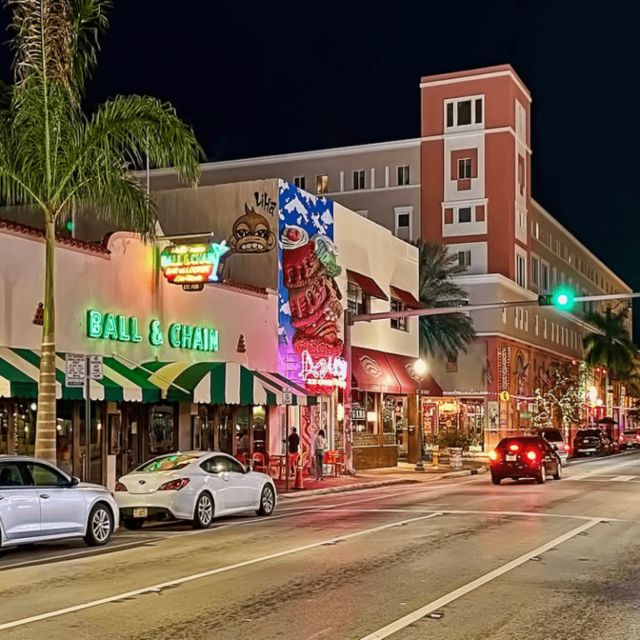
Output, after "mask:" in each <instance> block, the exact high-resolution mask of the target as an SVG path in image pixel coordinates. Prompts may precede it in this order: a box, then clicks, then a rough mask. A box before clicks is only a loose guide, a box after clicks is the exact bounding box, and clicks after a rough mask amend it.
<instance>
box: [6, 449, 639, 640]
mask: <svg viewBox="0 0 640 640" xmlns="http://www.w3.org/2000/svg"><path fill="white" fill-rule="evenodd" d="M639 498H640V453H628V454H624V455H620V456H614V457H609V458H604V459H597V460H589V461H585V462H580V463H579V464H572V465H570V466H569V468H568V469H567V470H566V473H565V478H564V479H563V480H561V481H553V480H551V481H548V482H547V484H545V485H537V484H534V483H531V482H528V481H521V482H518V483H513V482H510V481H506V482H503V484H502V485H501V486H497V487H496V486H493V485H492V484H491V481H490V478H489V476H488V474H484V475H480V476H474V477H467V478H459V479H455V480H449V481H446V482H444V481H430V482H423V483H419V484H415V485H399V486H390V487H384V488H378V489H375V490H368V491H357V492H351V493H342V494H333V495H327V496H317V497H314V498H309V499H302V500H297V501H290V500H288V501H286V502H285V501H284V500H283V501H282V503H281V505H280V507H279V508H278V511H277V512H276V515H274V516H272V517H271V518H267V519H263V518H257V517H255V516H247V517H246V518H233V519H228V520H221V521H217V522H216V526H215V528H212V529H210V530H208V531H204V532H194V531H192V530H190V529H189V528H188V527H184V526H162V527H156V528H153V529H147V528H145V529H144V530H142V531H140V532H123V533H122V535H118V536H117V537H116V539H115V541H114V543H113V545H110V547H109V548H108V549H106V550H104V552H101V553H98V554H95V553H93V552H91V551H89V552H87V551H86V550H85V549H84V548H83V547H82V546H80V545H71V546H70V545H57V546H56V545H48V546H46V547H34V548H31V549H27V550H23V551H7V552H6V553H5V554H4V555H3V556H2V558H1V559H0V638H2V640H32V639H34V638H46V639H47V640H59V639H60V640H62V639H64V640H68V639H69V638H73V639H74V640H84V639H85V638H87V639H91V640H103V639H104V640H107V639H108V640H118V639H122V640H164V639H171V640H175V639H184V640H200V639H215V640H227V639H229V640H231V639H233V640H236V639H237V640H249V639H251V640H270V639H284V640H289V639H291V640H293V639H296V640H324V639H325V638H330V639H332V640H336V639H337V640H342V639H344V640H374V639H376V640H377V639H381V638H392V639H393V640H400V639H402V640H418V639H424V638H429V639H430V640H450V639H454V638H455V639H456V640H466V639H469V640H475V639H484V638H491V639H492V640H507V639H509V640H511V639H513V640H516V639H517V640H520V639H523V638H526V639H527V640H569V639H571V640H590V639H596V638H597V639H598V640H613V639H616V640H618V639H620V640H634V639H636V638H640V606H639V605H640V500H639Z"/></svg>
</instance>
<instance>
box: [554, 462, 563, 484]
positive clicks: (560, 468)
mask: <svg viewBox="0 0 640 640" xmlns="http://www.w3.org/2000/svg"><path fill="white" fill-rule="evenodd" d="M553 477H554V478H555V479H556V480H562V465H561V464H560V463H558V470H557V471H556V472H555V473H554V474H553Z"/></svg>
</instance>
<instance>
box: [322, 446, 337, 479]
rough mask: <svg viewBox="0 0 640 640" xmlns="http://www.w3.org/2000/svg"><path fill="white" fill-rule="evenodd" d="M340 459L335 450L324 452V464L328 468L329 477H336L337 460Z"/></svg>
mask: <svg viewBox="0 0 640 640" xmlns="http://www.w3.org/2000/svg"><path fill="white" fill-rule="evenodd" d="M337 458H338V452H337V451H334V450H329V451H325V452H324V464H325V467H327V475H328V476H335V475H336V460H337Z"/></svg>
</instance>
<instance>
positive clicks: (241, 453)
mask: <svg viewBox="0 0 640 640" xmlns="http://www.w3.org/2000/svg"><path fill="white" fill-rule="evenodd" d="M237 453H238V458H239V459H240V460H241V461H242V462H243V464H246V459H247V456H248V455H249V434H248V433H247V430H246V429H245V430H244V431H243V432H242V434H241V436H240V442H238V451H237Z"/></svg>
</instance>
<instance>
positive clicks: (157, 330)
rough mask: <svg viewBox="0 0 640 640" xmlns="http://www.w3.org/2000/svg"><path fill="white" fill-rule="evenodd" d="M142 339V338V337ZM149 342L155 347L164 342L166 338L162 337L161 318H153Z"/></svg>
mask: <svg viewBox="0 0 640 640" xmlns="http://www.w3.org/2000/svg"><path fill="white" fill-rule="evenodd" d="M141 339H142V338H141ZM149 342H150V343H151V344H152V345H153V346H154V347H159V346H160V345H162V344H164V338H163V337H162V327H161V325H160V320H152V321H151V323H150V324H149Z"/></svg>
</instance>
